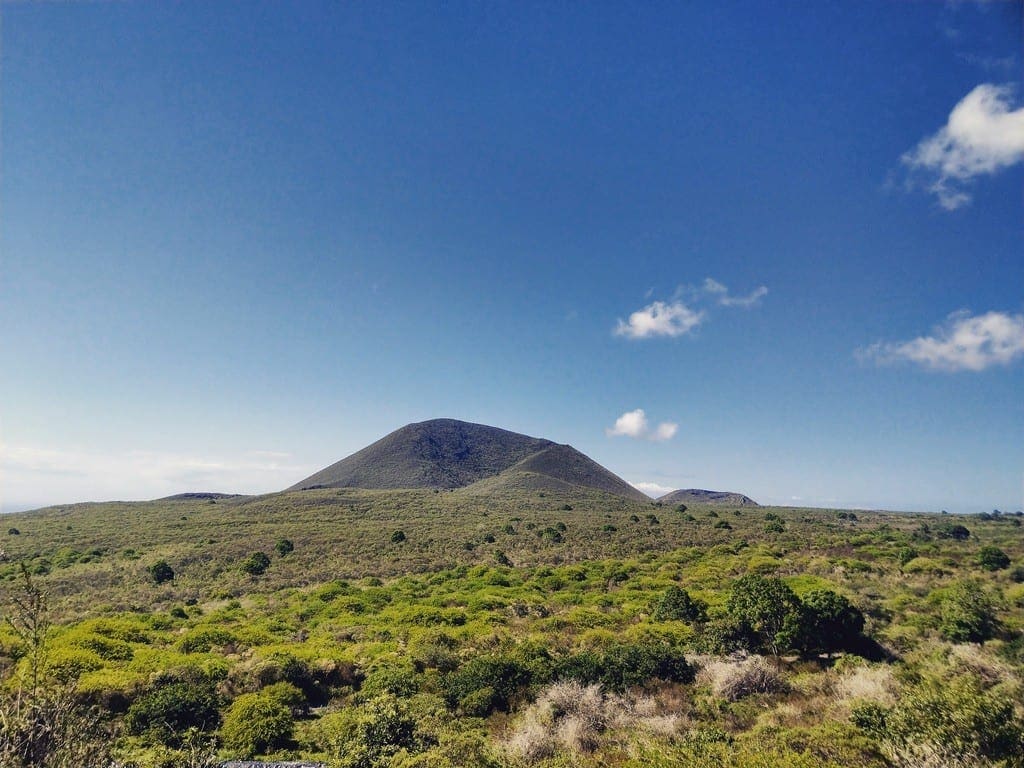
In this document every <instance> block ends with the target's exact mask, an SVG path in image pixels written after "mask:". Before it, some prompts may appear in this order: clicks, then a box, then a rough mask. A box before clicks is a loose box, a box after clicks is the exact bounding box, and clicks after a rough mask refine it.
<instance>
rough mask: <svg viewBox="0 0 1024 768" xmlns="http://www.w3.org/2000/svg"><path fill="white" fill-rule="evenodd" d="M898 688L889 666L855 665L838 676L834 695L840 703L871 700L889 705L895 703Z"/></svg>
mask: <svg viewBox="0 0 1024 768" xmlns="http://www.w3.org/2000/svg"><path fill="white" fill-rule="evenodd" d="M898 689H899V684H898V683H897V682H896V679H895V677H894V676H893V673H892V669H890V668H889V667H885V666H880V665H879V666H875V665H872V666H857V667H854V668H853V669H851V670H850V671H849V672H847V673H845V674H843V675H841V676H840V677H839V680H838V681H837V682H836V685H835V695H836V698H837V699H838V700H839V701H840V702H842V703H847V702H851V701H871V702H875V703H878V704H885V705H890V704H895V703H896V692H897V690H898Z"/></svg>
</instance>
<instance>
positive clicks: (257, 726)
mask: <svg viewBox="0 0 1024 768" xmlns="http://www.w3.org/2000/svg"><path fill="white" fill-rule="evenodd" d="M294 725H295V723H294V721H293V719H292V713H291V709H290V708H289V707H288V706H287V705H285V704H283V703H282V702H281V701H280V700H278V698H277V697H275V696H273V695H267V694H264V693H244V694H242V695H241V696H239V697H238V698H237V699H235V700H234V702H232V704H231V707H230V709H228V711H227V714H226V715H224V725H223V727H222V728H221V738H222V739H223V740H224V746H225V747H226V748H227V749H229V750H231V751H233V752H235V753H237V754H238V755H239V756H243V757H251V756H253V755H257V754H263V753H265V752H267V751H268V750H271V749H279V748H282V747H285V746H287V745H288V742H289V741H290V740H291V737H292V730H293V728H294Z"/></svg>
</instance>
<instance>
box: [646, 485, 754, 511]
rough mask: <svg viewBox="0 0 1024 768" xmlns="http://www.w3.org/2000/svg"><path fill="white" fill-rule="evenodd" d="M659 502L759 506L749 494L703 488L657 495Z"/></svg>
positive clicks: (684, 489) (685, 489)
mask: <svg viewBox="0 0 1024 768" xmlns="http://www.w3.org/2000/svg"><path fill="white" fill-rule="evenodd" d="M657 501H658V502H659V503H661V504H732V505H734V506H740V507H759V506H761V505H760V504H758V503H757V502H756V501H754V500H753V499H752V498H750V497H749V496H744V495H743V494H742V493H736V492H735V491H707V490H704V489H703V488H681V489H679V490H676V491H669V492H668V493H666V494H665V495H664V496H659V497H658V499H657Z"/></svg>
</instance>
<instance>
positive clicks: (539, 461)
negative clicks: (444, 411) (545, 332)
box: [288, 419, 647, 501]
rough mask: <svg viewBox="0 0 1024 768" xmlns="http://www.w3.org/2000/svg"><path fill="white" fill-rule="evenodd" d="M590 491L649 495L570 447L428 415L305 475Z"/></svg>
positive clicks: (347, 484) (331, 482)
mask: <svg viewBox="0 0 1024 768" xmlns="http://www.w3.org/2000/svg"><path fill="white" fill-rule="evenodd" d="M482 481H485V482H486V483H487V485H486V486H481V487H479V488H477V489H476V490H477V491H480V492H486V493H490V492H492V491H495V490H498V489H500V488H503V487H504V488H506V489H509V490H510V489H513V488H516V489H530V488H556V487H557V488H562V489H570V490H571V489H572V488H573V487H582V488H589V489H594V490H600V491H604V492H606V493H612V494H616V495H618V496H624V497H626V498H630V499H635V500H637V501H644V500H646V498H647V497H646V496H644V495H643V494H642V493H640V491H638V490H636V489H635V488H633V486H631V485H629V484H628V483H626V482H625V481H624V480H622V479H621V478H619V477H617V476H616V475H614V474H612V473H611V472H609V471H608V470H607V469H605V468H604V467H602V466H601V465H600V464H598V463H597V462H596V461H594V460H593V459H590V458H589V457H587V456H585V455H583V454H582V453H580V452H579V451H577V450H576V449H575V448H573V447H571V446H568V445H559V444H557V443H553V442H552V441H550V440H544V439H541V438H537V437H529V436H527V435H520V434H518V433H516V432H509V431H507V430H504V429H498V428H496V427H489V426H485V425H483V424H470V423H468V422H465V421H456V420H454V419H433V420H431V421H423V422H419V423H416V424H409V425H407V426H404V427H402V428H401V429H397V430H395V431H394V432H392V433H391V434H389V435H386V436H385V437H383V438H381V439H380V440H378V441H377V442H375V443H373V444H371V445H368V446H367V447H366V448H363V449H362V450H360V451H357V452H356V453H353V454H352V455H351V456H348V457H346V458H344V459H342V460H341V461H339V462H336V463H335V464H332V465H331V466H329V467H327V468H325V469H322V470H320V471H319V472H317V473H315V474H313V475H310V476H309V477H307V478H306V479H305V480H302V481H300V482H298V483H296V484H295V485H293V486H292V487H291V488H289V489H288V490H289V491H298V490H307V489H310V488H370V489H378V488H379V489H389V488H390V489H397V488H439V489H454V488H467V487H471V486H474V484H477V483H480V482H482Z"/></svg>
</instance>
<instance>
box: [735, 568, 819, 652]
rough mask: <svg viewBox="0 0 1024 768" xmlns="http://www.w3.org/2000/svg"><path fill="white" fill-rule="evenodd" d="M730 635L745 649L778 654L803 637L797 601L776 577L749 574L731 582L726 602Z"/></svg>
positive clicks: (800, 606)
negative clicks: (729, 620)
mask: <svg viewBox="0 0 1024 768" xmlns="http://www.w3.org/2000/svg"><path fill="white" fill-rule="evenodd" d="M726 611H727V612H728V616H729V618H730V619H731V620H732V624H733V629H734V631H733V632H732V635H733V637H734V638H735V639H737V640H740V641H741V643H742V645H744V646H745V647H746V648H747V650H750V651H755V652H767V653H771V654H774V655H778V654H779V653H781V652H782V651H785V650H788V649H790V648H794V647H796V646H798V645H799V644H800V642H801V640H802V636H803V634H804V627H803V624H804V617H803V610H802V605H801V603H800V600H799V598H797V596H796V595H795V594H794V593H793V590H791V589H790V588H789V587H788V586H786V584H785V583H784V582H783V581H782V580H781V579H778V578H774V577H772V578H765V577H763V576H759V575H757V574H748V575H747V576H743V577H741V578H739V579H737V580H736V581H734V582H733V584H732V588H731V590H730V593H729V599H728V601H727V602H726Z"/></svg>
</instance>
